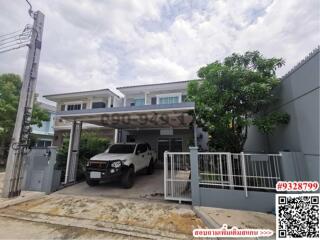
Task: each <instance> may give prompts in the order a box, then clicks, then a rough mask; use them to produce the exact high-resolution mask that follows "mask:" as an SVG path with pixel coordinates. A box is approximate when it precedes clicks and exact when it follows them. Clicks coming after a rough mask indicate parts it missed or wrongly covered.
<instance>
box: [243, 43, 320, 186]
mask: <svg viewBox="0 0 320 240" xmlns="http://www.w3.org/2000/svg"><path fill="white" fill-rule="evenodd" d="M319 68H320V63H319V47H318V48H316V49H315V50H314V51H313V52H311V53H310V54H309V55H308V56H307V57H306V58H305V59H303V60H302V61H301V62H299V63H298V64H297V65H296V66H295V67H293V69H291V70H290V71H289V72H288V73H287V74H286V75H284V76H283V77H282V78H281V85H280V87H279V88H278V89H277V95H278V96H279V101H278V103H277V105H275V106H274V107H273V108H272V109H271V111H274V110H281V111H285V112H287V113H288V114H289V115H290V122H289V124H287V125H285V126H281V127H278V128H277V129H276V131H275V132H274V133H273V134H272V135H269V136H264V135H262V134H260V133H259V132H258V131H257V130H256V129H255V128H252V129H251V130H250V134H249V137H248V141H247V143H246V146H245V150H246V151H249V152H265V153H268V152H279V151H291V152H302V153H303V155H304V162H305V168H306V175H307V176H306V179H307V180H317V181H319V180H320V177H319V175H320V174H319V171H320V164H319V163H320V150H319V149H320V142H319V135H320V129H319V122H320V119H319V114H320V113H319V109H320V104H319V102H320V99H319V98H320V97H319V96H320V90H319V86H320V77H319Z"/></svg>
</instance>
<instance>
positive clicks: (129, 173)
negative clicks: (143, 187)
mask: <svg viewBox="0 0 320 240" xmlns="http://www.w3.org/2000/svg"><path fill="white" fill-rule="evenodd" d="M133 184H134V169H133V167H130V168H128V169H127V170H126V171H125V173H124V174H123V175H122V177H121V185H122V187H124V188H131V187H132V186H133Z"/></svg>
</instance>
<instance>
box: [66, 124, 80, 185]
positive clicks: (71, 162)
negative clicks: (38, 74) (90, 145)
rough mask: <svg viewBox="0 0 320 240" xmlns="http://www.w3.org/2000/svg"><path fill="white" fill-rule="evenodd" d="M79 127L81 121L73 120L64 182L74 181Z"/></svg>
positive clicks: (78, 146)
mask: <svg viewBox="0 0 320 240" xmlns="http://www.w3.org/2000/svg"><path fill="white" fill-rule="evenodd" d="M81 129H82V122H77V121H73V123H72V127H71V131H70V139H69V149H68V157H67V165H66V175H65V179H64V183H65V184H68V183H72V182H75V181H76V175H77V168H78V160H79V148H80V137H81Z"/></svg>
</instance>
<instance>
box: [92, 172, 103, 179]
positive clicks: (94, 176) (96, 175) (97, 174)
mask: <svg viewBox="0 0 320 240" xmlns="http://www.w3.org/2000/svg"><path fill="white" fill-rule="evenodd" d="M90 178H101V172H90Z"/></svg>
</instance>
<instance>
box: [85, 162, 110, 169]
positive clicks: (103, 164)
mask: <svg viewBox="0 0 320 240" xmlns="http://www.w3.org/2000/svg"><path fill="white" fill-rule="evenodd" d="M89 167H90V168H95V169H106V168H107V167H108V162H98V161H97V162H93V161H90V162H89Z"/></svg>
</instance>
